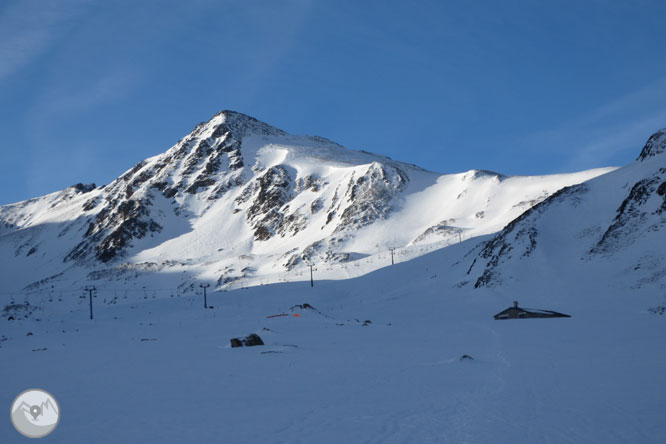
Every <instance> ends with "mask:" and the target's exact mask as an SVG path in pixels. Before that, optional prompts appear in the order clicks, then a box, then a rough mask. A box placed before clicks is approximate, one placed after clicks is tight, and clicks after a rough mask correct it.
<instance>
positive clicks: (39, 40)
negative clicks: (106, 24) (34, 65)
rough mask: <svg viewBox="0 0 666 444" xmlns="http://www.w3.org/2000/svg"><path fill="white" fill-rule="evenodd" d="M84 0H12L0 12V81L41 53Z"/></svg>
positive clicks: (80, 10)
mask: <svg viewBox="0 0 666 444" xmlns="http://www.w3.org/2000/svg"><path fill="white" fill-rule="evenodd" d="M89 3H90V2H89V1H87V0H62V1H57V2H49V1H40V0H25V1H18V2H13V3H12V4H11V5H10V6H8V7H7V8H6V9H5V10H4V12H3V13H2V15H1V16H0V60H1V61H2V63H0V81H3V80H4V79H5V78H7V77H8V76H10V75H12V74H14V73H16V72H17V71H19V70H20V69H21V68H23V67H25V66H27V65H29V64H30V62H32V61H33V60H34V59H35V58H37V57H39V56H40V55H41V54H42V53H44V52H45V51H46V50H47V49H48V48H49V47H50V46H51V45H52V43H53V41H54V40H55V39H56V38H57V36H58V34H59V32H60V31H61V29H62V27H63V26H65V25H66V24H67V23H68V22H69V21H70V20H71V19H73V18H75V17H76V16H78V15H79V14H81V13H82V12H83V10H84V9H85V6H86V5H87V4H89Z"/></svg>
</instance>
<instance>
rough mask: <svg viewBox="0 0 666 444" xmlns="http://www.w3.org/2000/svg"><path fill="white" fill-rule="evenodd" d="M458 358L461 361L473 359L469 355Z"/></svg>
mask: <svg viewBox="0 0 666 444" xmlns="http://www.w3.org/2000/svg"><path fill="white" fill-rule="evenodd" d="M460 360H461V361H473V360H474V358H472V357H471V356H470V355H462V356H461V357H460Z"/></svg>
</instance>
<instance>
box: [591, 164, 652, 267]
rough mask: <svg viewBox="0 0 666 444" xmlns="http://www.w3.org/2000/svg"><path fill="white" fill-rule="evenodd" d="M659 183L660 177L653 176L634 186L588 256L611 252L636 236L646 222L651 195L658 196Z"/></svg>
mask: <svg viewBox="0 0 666 444" xmlns="http://www.w3.org/2000/svg"><path fill="white" fill-rule="evenodd" d="M660 181H661V177H660V176H659V175H655V176H653V177H649V178H645V179H643V180H640V181H639V182H637V183H636V184H634V186H633V187H632V188H631V190H630V191H629V195H628V196H627V197H626V198H625V199H624V201H622V204H621V205H620V207H619V208H618V209H617V213H616V215H615V219H614V220H613V223H612V224H611V225H610V226H609V227H608V229H607V230H606V232H605V233H604V234H603V236H602V237H601V239H600V240H599V242H598V243H597V244H596V245H595V246H594V248H592V250H591V251H590V254H599V253H609V252H612V251H614V250H615V249H617V248H619V247H620V246H621V245H622V244H624V243H626V242H624V241H625V240H628V239H632V238H634V237H636V236H638V232H639V229H640V228H639V227H640V226H641V225H642V224H643V223H644V222H645V221H646V220H647V217H648V214H649V212H650V209H648V208H646V205H645V204H646V203H647V202H648V200H649V199H650V196H651V195H652V194H653V193H655V192H656V193H657V194H659V191H658V185H657V184H658V183H659V182H660ZM660 186H661V185H659V187H660ZM656 212H660V209H657V210H656Z"/></svg>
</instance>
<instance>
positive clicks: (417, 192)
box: [0, 111, 663, 290]
mask: <svg viewBox="0 0 666 444" xmlns="http://www.w3.org/2000/svg"><path fill="white" fill-rule="evenodd" d="M660 140H661V139H655V141H654V142H653V145H654V148H650V149H649V152H648V153H646V154H645V157H649V156H653V155H654V152H656V151H658V150H659V149H662V150H663V147H662V148H659V146H661V145H659V144H660V143H661V142H660ZM646 149H647V147H646ZM642 156H643V154H642ZM608 171H610V169H598V170H590V171H585V172H581V173H575V174H563V175H553V176H536V177H508V176H504V175H501V174H497V173H492V172H487V171H478V170H472V171H469V172H466V173H461V174H450V175H441V174H437V173H434V172H430V171H426V170H424V169H422V168H419V167H417V166H415V165H410V164H406V163H402V162H397V161H394V160H392V159H390V158H388V157H384V156H380V155H375V154H371V153H368V152H365V151H356V150H349V149H347V148H344V147H342V146H340V145H338V144H336V143H334V142H332V141H330V140H327V139H324V138H321V137H314V136H294V135H291V134H288V133H286V132H285V131H283V130H280V129H278V128H275V127H273V126H271V125H268V124H266V123H263V122H260V121H258V120H257V119H254V118H253V117H250V116H247V115H245V114H241V113H238V112H233V111H222V112H220V113H218V114H216V115H215V116H213V118H211V119H210V120H209V121H207V122H203V123H200V124H198V125H197V126H196V127H195V128H194V130H193V131H192V132H191V133H190V134H188V135H187V136H186V137H184V138H183V139H182V140H180V141H179V142H178V143H176V144H175V145H174V146H173V147H171V148H169V149H168V150H167V151H166V152H164V153H163V154H159V155H157V156H155V157H151V158H149V159H146V160H144V161H142V162H139V163H138V164H137V165H135V166H134V167H133V168H131V169H130V170H128V171H127V172H125V173H124V174H122V175H121V176H120V177H118V178H117V179H115V180H114V181H112V182H111V183H110V184H108V185H106V186H102V187H96V186H95V185H94V184H91V185H83V184H77V185H74V186H72V187H70V188H67V189H66V190H63V191H61V192H57V193H53V194H50V195H47V196H43V197H39V198H35V199H31V200H28V201H25V202H20V203H17V204H12V205H6V206H3V207H0V244H2V246H3V248H2V251H3V253H2V254H3V256H4V257H3V260H4V261H5V263H9V264H11V265H10V266H9V267H8V268H7V269H6V270H5V272H6V273H8V275H9V274H11V276H12V281H13V282H15V284H16V285H15V289H17V290H20V289H22V288H27V287H29V288H33V289H34V288H43V287H45V286H46V287H48V286H53V285H54V284H53V282H63V281H64V282H68V283H71V284H73V285H81V284H82V283H83V282H95V281H98V282H100V283H102V282H106V281H109V280H112V281H113V280H122V281H123V282H128V281H134V280H137V279H138V278H140V277H141V276H143V275H145V274H151V273H155V272H163V273H168V275H169V276H171V277H174V276H181V277H179V278H178V279H179V282H180V284H179V285H185V286H187V285H189V284H191V283H192V282H194V280H197V279H206V280H210V281H214V282H216V283H217V285H218V287H219V288H227V287H229V286H232V285H240V283H241V282H243V285H254V284H257V283H261V282H274V281H280V280H283V279H286V278H285V273H287V274H288V273H292V275H291V276H293V273H295V270H299V269H300V268H302V267H304V266H305V265H306V264H308V263H317V264H321V265H322V268H320V270H319V272H320V273H321V274H323V275H324V276H328V277H331V278H340V277H346V276H350V275H355V274H362V273H365V272H368V271H371V270H373V269H376V268H379V267H381V266H384V265H386V262H385V261H384V260H383V259H381V255H382V254H386V253H387V252H388V249H389V248H397V249H398V252H399V253H400V254H402V257H403V259H408V258H411V257H416V256H418V255H420V254H424V253H426V252H428V251H431V250H432V249H435V248H441V247H444V246H446V245H449V244H452V243H456V242H459V241H461V240H463V239H469V238H472V237H475V236H479V235H484V234H488V233H492V232H495V231H498V230H500V229H501V228H502V227H504V226H505V225H506V224H507V223H508V222H509V221H511V220H512V219H514V218H515V217H517V216H519V215H520V214H521V213H522V212H523V211H525V210H526V209H529V208H530V207H532V206H534V205H535V204H538V203H539V202H542V201H543V200H544V199H546V198H547V197H548V196H550V195H551V194H553V193H555V192H556V191H557V190H559V189H560V188H562V187H564V186H569V185H573V184H577V183H580V182H583V181H585V180H587V179H590V178H593V177H595V176H598V175H600V174H604V173H606V172H608ZM351 264H353V265H354V266H355V270H351V271H350V269H349V267H348V265H351ZM28 270H30V272H28ZM35 270H36V271H35ZM179 273H180V274H179ZM35 276H39V279H35ZM252 279H254V281H252ZM257 279H258V280H257ZM139 280H140V279H139ZM181 281H182V282H181ZM253 282H254V283H253Z"/></svg>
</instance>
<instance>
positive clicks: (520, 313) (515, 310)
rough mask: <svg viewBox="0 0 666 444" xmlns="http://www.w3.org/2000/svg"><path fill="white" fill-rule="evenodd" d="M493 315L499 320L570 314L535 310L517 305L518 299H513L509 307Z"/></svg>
mask: <svg viewBox="0 0 666 444" xmlns="http://www.w3.org/2000/svg"><path fill="white" fill-rule="evenodd" d="M493 317H494V318H495V319H497V320H499V319H529V318H570V317H571V316H569V315H567V314H564V313H558V312H556V311H551V310H535V309H533V308H521V307H519V306H518V301H514V302H513V307H509V308H507V309H506V310H504V311H500V312H499V313H497V314H496V315H495V316H493Z"/></svg>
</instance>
